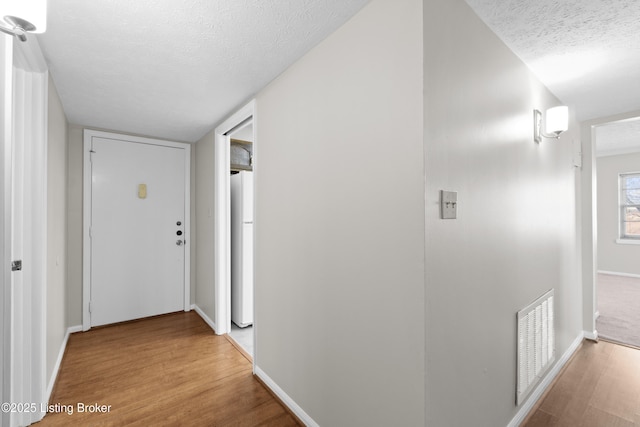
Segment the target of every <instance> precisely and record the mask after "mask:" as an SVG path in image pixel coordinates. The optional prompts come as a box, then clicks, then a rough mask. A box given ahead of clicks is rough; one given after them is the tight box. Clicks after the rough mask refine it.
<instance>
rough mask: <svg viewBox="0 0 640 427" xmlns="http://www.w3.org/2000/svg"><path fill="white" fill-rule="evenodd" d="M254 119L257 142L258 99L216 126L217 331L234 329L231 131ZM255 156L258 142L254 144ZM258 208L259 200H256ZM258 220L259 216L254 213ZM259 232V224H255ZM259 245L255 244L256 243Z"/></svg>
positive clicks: (225, 332) (214, 197) (224, 332)
mask: <svg viewBox="0 0 640 427" xmlns="http://www.w3.org/2000/svg"><path fill="white" fill-rule="evenodd" d="M250 123H253V135H254V138H253V140H254V144H255V135H256V102H255V100H253V101H251V102H249V103H248V104H246V105H245V106H244V107H242V108H240V110H238V111H237V112H235V113H234V114H233V115H231V117H229V118H228V119H226V120H225V121H224V122H222V124H220V125H219V126H218V127H216V129H215V131H214V133H215V147H214V186H213V188H214V194H213V200H214V202H213V203H214V211H215V215H214V216H215V220H214V239H215V241H214V254H215V255H214V256H215V261H214V266H215V277H214V287H215V310H216V311H215V320H214V322H215V325H216V334H218V335H222V334H227V333H229V332H231V256H230V254H231V221H230V209H231V198H230V197H231V194H230V193H231V192H230V188H229V185H230V180H229V175H230V172H231V170H230V165H229V163H230V160H231V159H230V154H229V151H230V148H229V142H230V137H229V133H231V132H232V131H235V130H239V129H241V128H242V127H244V126H247V125H249V124H250ZM253 153H254V159H255V153H256V152H255V145H254V152H253ZM254 211H255V203H254ZM253 221H254V224H255V221H256V218H255V215H254V217H253ZM254 236H255V226H254ZM254 247H255V245H254ZM254 259H255V257H254ZM254 312H255V292H254ZM255 321H256V319H255V316H254V330H253V331H254V355H253V361H254V366H255V360H256V356H255V353H256V352H255V335H256V328H255Z"/></svg>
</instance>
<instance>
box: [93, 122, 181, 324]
mask: <svg viewBox="0 0 640 427" xmlns="http://www.w3.org/2000/svg"><path fill="white" fill-rule="evenodd" d="M94 137H97V138H108V139H115V140H118V141H125V142H135V143H140V144H151V145H160V146H164V147H173V148H179V149H183V150H185V156H184V157H185V167H184V174H185V177H184V183H185V189H184V203H185V218H184V225H185V226H184V240H185V241H186V243H185V248H184V251H185V252H184V311H190V310H191V268H190V266H191V145H190V144H187V143H183V142H175V141H165V140H162V139H155V138H147V137H141V136H132V135H126V134H120V133H113V132H104V131H98V130H93V129H84V146H83V151H84V154H83V171H84V172H83V190H82V192H83V198H82V330H83V331H88V330H89V329H90V328H91V313H89V302H90V301H91V236H90V229H91V174H92V171H91V141H92V139H93V138H94Z"/></svg>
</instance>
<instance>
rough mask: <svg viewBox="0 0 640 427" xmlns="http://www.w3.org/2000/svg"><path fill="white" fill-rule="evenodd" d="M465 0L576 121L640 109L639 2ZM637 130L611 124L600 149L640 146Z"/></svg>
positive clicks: (600, 135) (628, 124)
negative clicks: (569, 111)
mask: <svg viewBox="0 0 640 427" xmlns="http://www.w3.org/2000/svg"><path fill="white" fill-rule="evenodd" d="M466 1H467V3H468V4H469V5H470V6H471V7H472V8H473V9H474V10H475V12H476V13H477V14H478V15H479V16H480V18H482V20H483V21H485V23H486V24H487V25H488V26H489V27H490V28H491V29H492V30H493V31H494V32H495V33H496V34H497V35H498V37H500V38H501V39H502V40H503V42H504V43H505V44H506V45H507V46H508V47H509V48H510V49H511V50H512V51H513V52H514V53H515V54H516V55H518V56H519V57H520V58H521V59H522V61H523V62H525V63H526V64H527V65H528V66H529V68H530V69H531V70H532V71H533V72H534V73H535V74H536V75H537V76H538V78H539V79H540V80H541V81H542V82H543V83H544V84H545V86H547V87H548V88H549V90H551V92H553V93H554V94H555V95H556V96H557V97H558V98H559V99H560V100H561V101H562V102H563V103H564V104H566V105H569V107H570V108H572V109H573V110H574V111H575V113H576V116H577V118H578V120H580V121H584V120H590V119H594V118H602V117H607V116H611V115H615V114H620V113H628V112H631V111H636V110H640V1H638V0H466ZM638 132H640V128H639V127H638V124H637V122H619V123H616V124H612V125H609V126H607V128H606V129H604V130H602V131H598V132H597V133H596V139H597V145H598V150H599V151H600V150H605V151H607V152H613V151H615V150H622V151H625V150H626V152H628V150H629V149H630V147H631V146H632V145H635V146H636V147H637V150H640V138H639V137H638V136H639V135H640V134H639V133H638ZM633 141H635V142H633ZM616 144H619V145H620V146H618V147H616ZM600 145H602V146H603V147H604V148H601V147H600Z"/></svg>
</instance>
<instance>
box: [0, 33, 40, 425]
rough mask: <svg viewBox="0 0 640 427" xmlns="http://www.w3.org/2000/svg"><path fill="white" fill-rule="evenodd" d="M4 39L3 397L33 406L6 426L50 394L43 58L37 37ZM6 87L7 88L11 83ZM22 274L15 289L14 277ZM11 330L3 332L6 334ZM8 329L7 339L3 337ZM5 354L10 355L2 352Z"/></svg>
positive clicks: (32, 418)
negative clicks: (13, 268) (14, 267)
mask: <svg viewBox="0 0 640 427" xmlns="http://www.w3.org/2000/svg"><path fill="white" fill-rule="evenodd" d="M3 37H4V39H3V40H2V43H3V45H4V47H3V58H2V68H3V73H2V77H3V82H2V86H3V88H2V89H1V90H0V91H2V92H4V93H3V95H2V98H3V99H2V101H3V102H2V104H3V106H2V107H3V110H4V114H3V116H4V117H3V118H2V120H1V121H2V122H3V124H2V125H0V126H1V127H2V128H3V129H2V130H3V132H2V133H3V140H4V146H3V147H2V148H3V166H4V177H3V180H2V183H3V190H2V193H3V194H2V196H3V201H2V204H3V206H2V209H3V215H2V217H3V225H2V228H3V234H4V236H3V245H4V246H3V250H2V252H3V259H2V264H3V269H2V274H3V286H4V289H3V292H2V294H3V298H4V301H3V324H4V330H3V368H4V369H6V368H7V367H9V372H7V371H6V370H5V371H4V374H3V393H2V394H3V402H29V403H33V404H35V405H36V408H37V409H36V410H35V411H34V412H22V413H20V412H16V413H10V414H8V415H9V417H8V418H7V416H6V415H5V414H3V416H2V421H3V424H5V425H18V424H19V425H29V424H31V423H34V422H37V421H39V420H40V419H42V417H43V416H44V412H43V411H41V408H42V407H41V404H42V403H46V402H47V401H48V397H49V396H47V380H46V348H47V347H46V315H47V314H46V313H47V312H46V309H47V307H46V292H47V268H46V266H47V180H46V178H47V120H48V117H47V111H48V108H47V105H48V71H47V65H46V62H45V60H44V57H43V55H42V52H41V50H40V46H39V45H38V43H37V40H36V39H35V38H30V39H29V40H28V41H27V42H20V41H17V40H16V39H15V38H9V39H7V38H6V36H3ZM9 88H10V89H12V91H11V92H7V90H8V89H9ZM13 153H22V154H20V157H17V158H16V161H18V162H20V163H19V167H20V173H21V176H22V177H23V178H21V181H20V182H22V185H23V191H22V194H12V192H13V190H12V188H13V183H12V180H13V177H14V171H13V160H12V157H13ZM16 197H19V199H16V200H21V201H23V203H24V205H22V208H21V209H23V211H22V212H20V216H21V218H20V224H22V225H21V226H20V229H18V230H17V231H19V232H20V233H21V239H22V242H23V244H22V246H23V248H22V253H21V254H13V253H12V246H13V245H12V243H11V242H12V241H13V240H14V239H15V235H13V233H14V231H16V230H14V225H15V224H14V223H15V221H12V215H13V214H12V210H13V208H14V206H13V200H14V199H15V198H16ZM17 256H22V257H23V261H24V267H23V271H21V272H19V273H18V272H16V273H12V272H10V271H8V272H7V270H9V269H10V261H11V260H12V258H14V257H17ZM13 274H21V275H22V277H21V285H20V289H13V283H12V279H13V278H14V277H16V276H12V275H13ZM7 330H8V334H7ZM7 335H8V338H7ZM7 356H9V357H7Z"/></svg>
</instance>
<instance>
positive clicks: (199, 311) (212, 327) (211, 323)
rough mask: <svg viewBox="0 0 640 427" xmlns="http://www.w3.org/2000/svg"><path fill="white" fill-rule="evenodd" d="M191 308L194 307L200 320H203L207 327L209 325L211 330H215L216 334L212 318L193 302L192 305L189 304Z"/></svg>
mask: <svg viewBox="0 0 640 427" xmlns="http://www.w3.org/2000/svg"><path fill="white" fill-rule="evenodd" d="M191 308H192V309H194V310H195V311H196V313H198V316H200V317H202V320H204V322H205V323H206V324H207V325H209V327H210V328H211V329H213V332H215V333H216V334H217V332H216V324H215V322H214V321H213V320H211V319H210V318H209V316H207V315H206V314H205V313H204V311H202V309H201V308H200V307H198V306H197V305H195V304H193V305H192V306H191Z"/></svg>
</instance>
